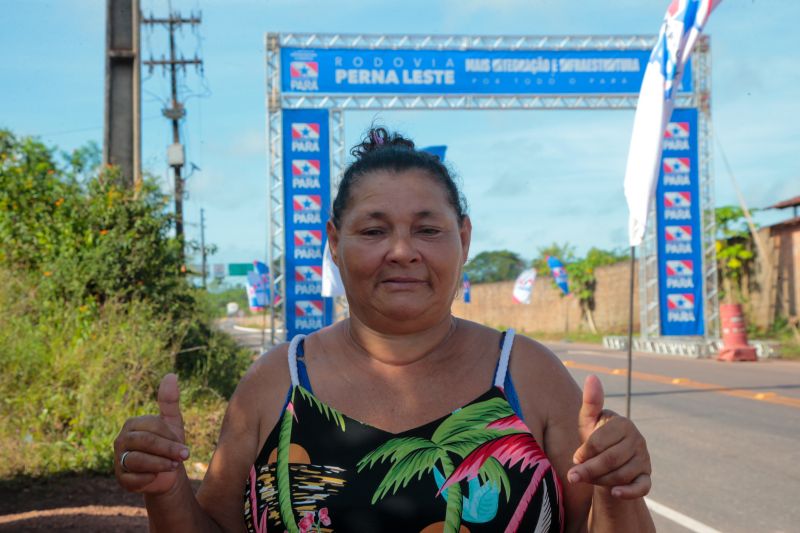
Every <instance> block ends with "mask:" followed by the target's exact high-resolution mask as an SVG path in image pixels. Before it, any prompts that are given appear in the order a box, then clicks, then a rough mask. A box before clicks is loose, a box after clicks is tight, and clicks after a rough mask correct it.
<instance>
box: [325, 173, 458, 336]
mask: <svg viewBox="0 0 800 533" xmlns="http://www.w3.org/2000/svg"><path fill="white" fill-rule="evenodd" d="M327 230H328V238H329V239H330V244H331V251H332V254H333V258H334V261H335V262H336V264H337V266H338V267H339V270H340V272H341V275H342V282H343V283H344V287H345V291H346V293H347V300H348V303H349V306H350V312H351V314H353V315H354V316H355V317H357V318H358V319H359V320H360V321H361V322H363V323H365V324H366V325H367V326H369V327H370V328H372V329H375V330H376V331H385V332H396V333H402V332H405V333H407V332H411V331H418V330H420V329H424V328H425V327H430V326H432V325H433V324H435V323H437V322H438V321H440V320H442V319H444V318H445V317H446V316H448V314H449V313H450V306H451V304H452V301H453V296H454V295H455V292H456V289H457V288H458V286H459V284H460V282H461V279H460V277H461V266H462V265H463V264H464V262H465V261H466V259H467V254H468V252H469V242H470V235H471V231H472V227H471V225H470V221H469V219H468V218H467V219H465V220H464V222H463V224H461V225H459V221H458V218H457V216H456V213H455V210H454V209H453V207H452V206H451V205H450V203H449V202H448V199H447V194H446V192H445V190H444V188H443V187H442V186H441V185H440V184H439V183H437V182H436V181H435V179H434V178H432V177H431V176H430V175H428V174H427V173H426V172H424V171H422V170H418V169H412V170H407V171H403V172H392V171H380V172H376V173H373V174H368V175H366V176H362V177H361V178H360V179H359V180H358V181H357V182H356V183H354V184H353V188H352V189H351V192H350V198H349V201H348V207H347V209H346V210H345V212H344V216H343V217H342V220H341V227H340V228H339V229H338V230H337V229H336V228H335V227H334V226H333V224H332V223H331V222H328V227H327Z"/></svg>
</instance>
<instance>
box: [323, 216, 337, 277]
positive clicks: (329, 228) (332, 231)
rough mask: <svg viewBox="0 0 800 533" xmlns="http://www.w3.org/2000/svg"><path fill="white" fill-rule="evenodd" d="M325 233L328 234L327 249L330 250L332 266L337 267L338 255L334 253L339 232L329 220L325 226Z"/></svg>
mask: <svg viewBox="0 0 800 533" xmlns="http://www.w3.org/2000/svg"><path fill="white" fill-rule="evenodd" d="M325 232H326V233H327V234H328V248H330V250H331V259H333V262H334V264H335V265H336V266H337V267H338V266H339V254H338V253H336V252H337V250H338V249H339V232H338V230H337V229H336V226H334V224H333V221H332V220H330V219H329V220H328V222H327V223H326V224H325Z"/></svg>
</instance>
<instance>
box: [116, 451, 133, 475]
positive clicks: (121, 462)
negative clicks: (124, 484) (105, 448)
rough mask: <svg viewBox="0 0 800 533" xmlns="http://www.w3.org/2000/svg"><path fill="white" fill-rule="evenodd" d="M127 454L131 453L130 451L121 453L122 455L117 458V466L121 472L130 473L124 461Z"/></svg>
mask: <svg viewBox="0 0 800 533" xmlns="http://www.w3.org/2000/svg"><path fill="white" fill-rule="evenodd" d="M129 453H131V451H130V450H126V451H124V452H122V455H120V456H119V466H120V468H122V471H123V472H130V470H128V467H127V466H125V459H127V458H128V454H129Z"/></svg>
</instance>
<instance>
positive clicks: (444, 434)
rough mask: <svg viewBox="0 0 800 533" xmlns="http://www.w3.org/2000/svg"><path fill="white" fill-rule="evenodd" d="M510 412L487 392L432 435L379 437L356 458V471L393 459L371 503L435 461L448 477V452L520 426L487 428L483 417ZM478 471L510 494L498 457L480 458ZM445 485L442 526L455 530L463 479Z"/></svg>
mask: <svg viewBox="0 0 800 533" xmlns="http://www.w3.org/2000/svg"><path fill="white" fill-rule="evenodd" d="M513 414H514V413H513V411H512V409H511V407H510V406H509V405H508V402H506V401H505V400H504V399H503V398H491V399H489V400H486V401H484V402H480V403H474V404H472V405H468V406H467V407H464V408H463V409H460V410H458V411H456V412H454V413H452V414H451V415H450V416H448V417H447V418H445V419H444V420H443V421H442V423H441V424H440V425H439V427H438V428H436V430H435V431H434V432H433V435H432V436H431V438H430V439H424V438H421V437H397V438H394V439H391V440H389V441H387V442H385V443H383V444H382V445H381V446H379V447H378V448H376V449H375V450H373V451H371V452H370V453H368V454H367V455H366V456H364V457H363V458H362V459H361V461H359V462H358V471H359V472H361V471H362V470H363V469H365V468H372V467H373V466H374V465H375V464H376V463H378V462H380V463H383V462H386V461H388V462H389V463H391V466H390V467H389V471H388V472H387V473H386V475H385V476H384V478H383V480H382V481H381V482H380V484H379V485H378V488H377V489H376V490H375V493H374V494H373V496H372V503H373V504H375V503H377V502H378V501H380V500H381V499H383V498H384V497H385V496H387V495H390V494H395V493H396V492H397V491H398V490H399V489H401V488H404V487H406V486H407V485H408V483H409V482H410V481H411V480H412V479H414V478H417V479H421V478H422V476H423V475H425V474H428V473H430V472H431V471H432V470H433V469H434V468H435V467H437V466H439V467H441V469H442V472H443V474H444V477H445V478H450V477H452V475H453V474H454V473H455V472H456V469H455V466H454V464H453V460H452V458H451V454H453V455H456V456H458V457H461V458H463V457H466V456H468V455H469V454H470V453H471V452H472V451H473V450H474V449H475V448H477V447H479V446H480V445H481V444H483V443H485V442H487V441H491V440H493V439H496V438H498V437H501V436H504V435H508V434H509V432H513V433H517V432H518V430H517V429H514V428H490V427H488V426H489V425H490V424H487V421H496V420H499V419H505V418H507V417H508V416H511V415H513ZM476 476H480V477H481V479H482V480H483V481H484V482H485V483H492V484H494V486H496V487H498V488H499V487H502V488H503V489H504V490H505V492H506V497H507V498H508V493H509V490H508V489H509V481H508V476H506V473H505V471H504V470H503V468H502V466H501V465H500V463H499V462H498V461H483V463H482V465H481V467H480V468H479V469H478V472H477V474H476ZM473 477H475V476H473ZM446 489H447V492H446V493H444V492H443V491H440V493H442V494H446V499H447V508H446V511H445V519H444V522H445V531H447V532H453V533H457V532H458V531H459V528H460V527H461V512H462V506H463V503H464V502H463V497H462V494H461V485H460V484H458V483H450V484H449V485H448V487H446Z"/></svg>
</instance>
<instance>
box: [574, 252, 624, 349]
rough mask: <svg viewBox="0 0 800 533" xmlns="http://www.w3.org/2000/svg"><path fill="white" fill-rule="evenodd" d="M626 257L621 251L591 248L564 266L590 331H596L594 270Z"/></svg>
mask: <svg viewBox="0 0 800 533" xmlns="http://www.w3.org/2000/svg"><path fill="white" fill-rule="evenodd" d="M626 258H627V255H626V254H625V253H622V252H618V251H615V250H611V251H609V250H601V249H599V248H591V249H590V250H589V251H588V252H586V257H584V258H582V259H578V260H577V261H574V262H572V263H568V264H567V266H566V268H567V275H568V276H569V283H570V286H571V289H572V293H573V294H575V295H576V296H577V298H578V302H579V303H580V306H581V313H583V316H585V317H586V321H587V322H588V323H589V329H591V330H592V333H597V325H596V324H595V322H594V308H595V300H594V293H595V289H596V288H597V278H596V277H595V272H596V271H597V268H598V267H601V266H607V265H614V264H616V263H619V262H621V261H624V260H625V259H626Z"/></svg>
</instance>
